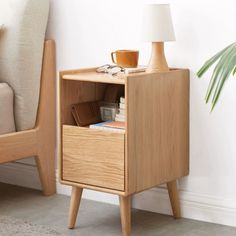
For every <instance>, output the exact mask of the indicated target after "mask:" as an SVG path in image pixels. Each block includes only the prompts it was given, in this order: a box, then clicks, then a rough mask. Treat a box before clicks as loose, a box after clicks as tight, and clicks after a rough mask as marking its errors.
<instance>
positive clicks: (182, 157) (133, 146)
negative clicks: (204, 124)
mask: <svg viewBox="0 0 236 236" xmlns="http://www.w3.org/2000/svg"><path fill="white" fill-rule="evenodd" d="M126 86H127V88H126V93H127V94H126V97H127V138H126V141H127V144H126V146H127V156H128V160H127V161H128V163H127V168H128V169H127V172H128V173H129V174H128V179H127V180H126V181H127V183H128V185H127V189H126V191H127V193H129V194H131V193H135V192H140V191H143V190H145V189H148V188H151V187H154V186H157V185H159V184H162V183H166V182H169V181H171V180H175V179H177V178H180V177H182V176H185V175H188V172H189V72H188V70H176V71H170V72H165V73H150V74H149V73H146V74H145V75H142V76H139V75H137V76H131V77H128V79H127V85H126Z"/></svg>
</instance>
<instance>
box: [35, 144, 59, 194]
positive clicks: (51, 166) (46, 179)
mask: <svg viewBox="0 0 236 236" xmlns="http://www.w3.org/2000/svg"><path fill="white" fill-rule="evenodd" d="M48 148H49V150H48V149H47V148H45V150H42V151H41V152H40V154H39V155H38V156H37V157H36V163H37V167H38V171H39V177H40V180H41V185H42V189H43V193H44V195H46V196H50V195H53V194H55V193H56V177H55V151H54V146H53V147H48ZM50 149H51V150H50Z"/></svg>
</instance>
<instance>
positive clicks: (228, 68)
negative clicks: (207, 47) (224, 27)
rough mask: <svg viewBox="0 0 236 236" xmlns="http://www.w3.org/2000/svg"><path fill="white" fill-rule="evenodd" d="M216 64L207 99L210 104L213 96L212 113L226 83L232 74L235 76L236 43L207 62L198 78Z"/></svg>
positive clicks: (199, 72)
mask: <svg viewBox="0 0 236 236" xmlns="http://www.w3.org/2000/svg"><path fill="white" fill-rule="evenodd" d="M217 61H218V62H217ZM214 63H216V66H215V68H214V70H213V73H212V76H211V80H210V83H209V85H208V89H207V93H206V97H205V100H206V103H208V102H209V100H210V97H211V96H212V94H213V98H212V107H211V111H212V110H213V109H214V107H215V105H216V103H217V102H218V100H219V97H220V95H221V92H222V89H223V87H224V85H225V82H226V81H227V80H228V78H229V77H230V75H231V73H232V74H233V75H234V74H235V73H236V42H235V43H233V44H230V45H229V46H228V47H226V48H224V49H223V50H221V51H220V52H218V53H217V54H216V55H215V56H213V57H212V58H210V59H209V60H207V61H206V62H205V64H204V65H203V66H202V67H201V69H200V70H199V71H198V73H197V76H198V77H199V78H200V77H201V76H202V75H203V74H204V73H205V72H206V71H207V70H208V69H209V68H210V67H211V66H212V65H213V64H214Z"/></svg>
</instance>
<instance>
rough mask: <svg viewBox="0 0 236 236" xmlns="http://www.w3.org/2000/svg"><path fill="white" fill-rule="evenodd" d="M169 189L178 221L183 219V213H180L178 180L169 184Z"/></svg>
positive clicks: (174, 213)
mask: <svg viewBox="0 0 236 236" xmlns="http://www.w3.org/2000/svg"><path fill="white" fill-rule="evenodd" d="M167 188H168V192H169V197H170V202H171V206H172V211H173V215H174V218H175V219H178V218H180V217H181V212H180V202H179V193H178V189H177V182H176V180H173V181H171V182H169V183H167Z"/></svg>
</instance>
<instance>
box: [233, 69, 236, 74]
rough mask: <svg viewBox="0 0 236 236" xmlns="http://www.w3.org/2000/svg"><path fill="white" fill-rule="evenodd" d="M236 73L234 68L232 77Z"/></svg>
mask: <svg viewBox="0 0 236 236" xmlns="http://www.w3.org/2000/svg"><path fill="white" fill-rule="evenodd" d="M235 73H236V67H234V71H233V75H234V74H235Z"/></svg>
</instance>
